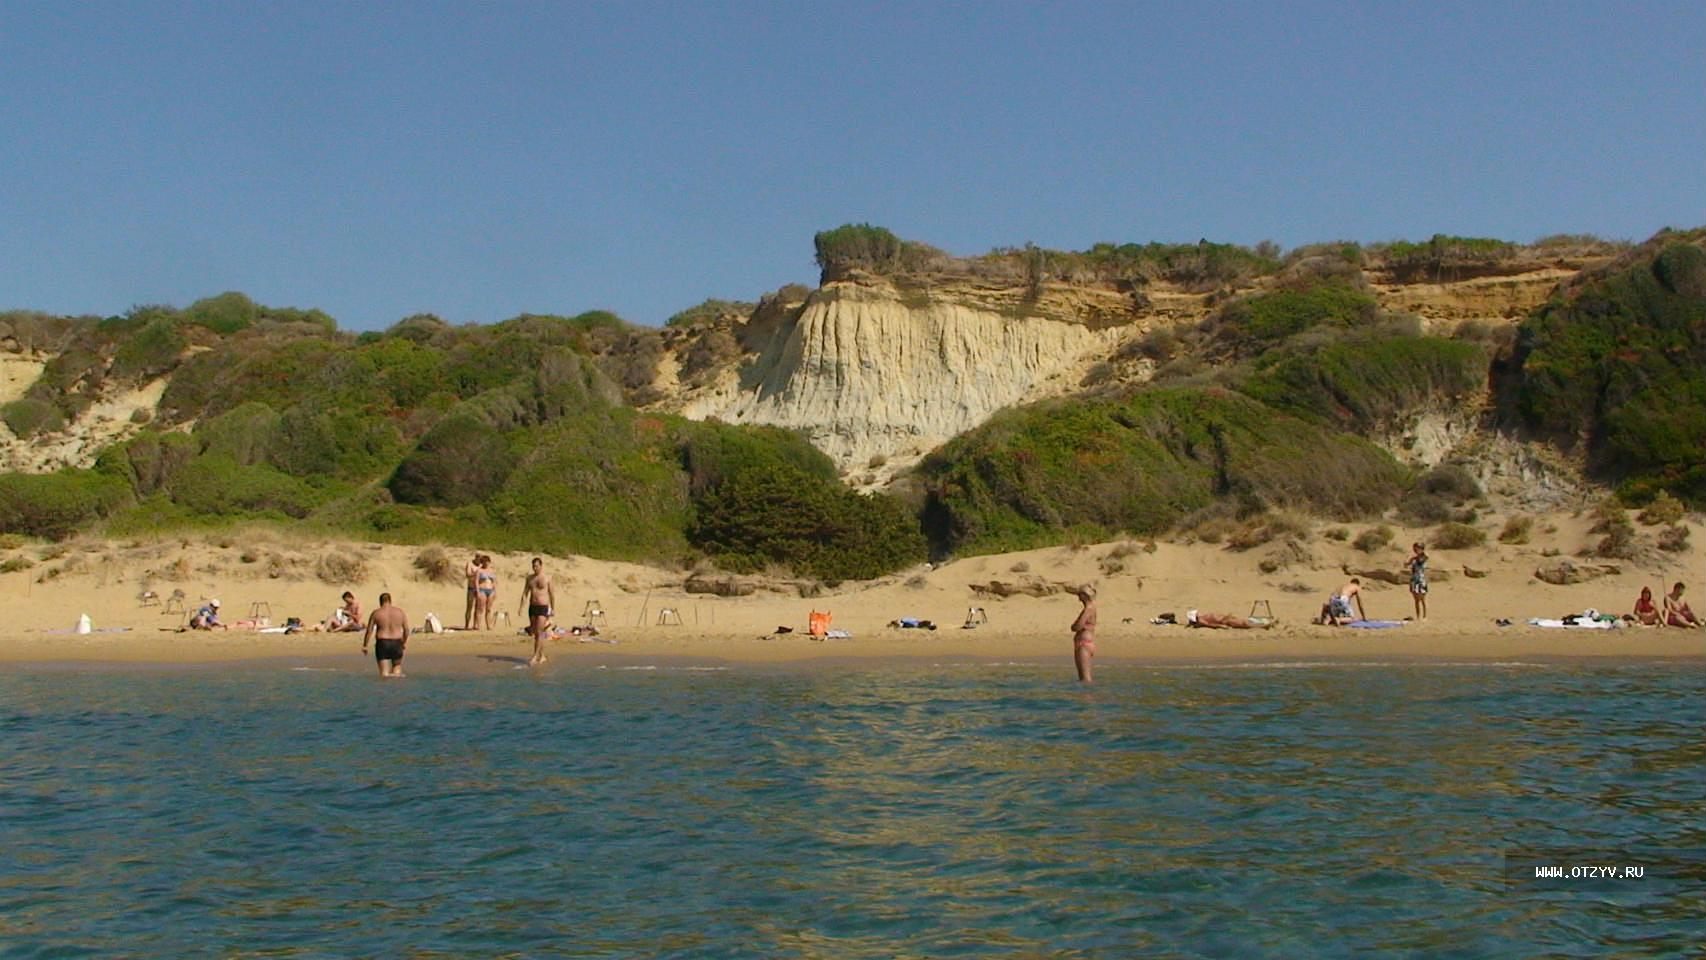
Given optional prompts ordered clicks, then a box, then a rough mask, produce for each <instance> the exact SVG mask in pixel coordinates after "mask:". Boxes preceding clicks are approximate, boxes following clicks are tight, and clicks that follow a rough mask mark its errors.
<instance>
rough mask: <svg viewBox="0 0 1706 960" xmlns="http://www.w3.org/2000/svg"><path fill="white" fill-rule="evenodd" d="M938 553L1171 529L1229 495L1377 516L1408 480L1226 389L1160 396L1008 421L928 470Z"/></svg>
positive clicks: (1347, 441) (1261, 503)
mask: <svg viewBox="0 0 1706 960" xmlns="http://www.w3.org/2000/svg"><path fill="white" fill-rule="evenodd" d="M918 476H919V477H920V479H921V480H922V482H923V484H924V487H925V490H926V497H925V504H924V507H923V518H924V524H925V529H926V532H927V533H928V534H929V536H930V538H931V541H932V545H933V547H934V548H935V549H936V550H938V551H963V550H973V551H977V552H990V551H998V550H1010V549H1025V548H1029V547H1035V546H1041V545H1046V544H1050V543H1058V542H1062V539H1061V538H1062V537H1063V535H1064V532H1065V531H1067V530H1069V529H1076V530H1079V531H1081V532H1086V533H1095V532H1100V533H1106V534H1110V535H1111V534H1113V533H1115V532H1119V531H1127V532H1130V533H1134V534H1140V535H1149V534H1155V533H1160V532H1162V531H1164V530H1166V529H1167V528H1169V527H1170V526H1172V525H1173V524H1175V523H1177V522H1179V521H1180V520H1181V519H1183V518H1184V517H1186V516H1187V515H1189V514H1191V513H1192V512H1194V511H1197V510H1201V509H1202V508H1204V507H1206V506H1208V505H1209V504H1210V503H1211V502H1212V501H1215V500H1216V499H1226V500H1230V501H1231V502H1233V503H1235V504H1237V505H1238V506H1239V507H1240V509H1243V510H1245V511H1247V512H1255V511H1257V510H1260V509H1265V508H1269V507H1288V506H1289V507H1297V508H1303V509H1308V510H1313V511H1317V512H1320V513H1324V514H1328V515H1332V516H1338V517H1343V518H1351V517H1356V516H1361V515H1367V514H1371V513H1378V512H1380V511H1382V510H1384V509H1385V508H1386V507H1388V506H1390V505H1391V504H1392V502H1393V501H1394V500H1395V499H1396V498H1397V495H1398V494H1399V492H1400V491H1401V490H1402V489H1403V488H1404V486H1405V485H1406V481H1407V473H1406V471H1405V470H1404V468H1403V467H1401V466H1399V465H1398V464H1397V463H1396V462H1395V461H1393V460H1392V458H1391V457H1390V456H1388V455H1387V454H1386V453H1384V452H1383V451H1381V450H1379V449H1378V448H1376V447H1374V446H1373V445H1372V444H1369V443H1366V442H1364V441H1361V440H1358V439H1355V438H1351V437H1345V436H1343V435H1340V434H1338V433H1335V432H1333V431H1329V430H1326V429H1324V428H1322V427H1320V426H1318V425H1316V424H1313V423H1310V422H1306V421H1303V420H1299V419H1297V418H1295V417H1291V416H1288V415H1286V414H1282V413H1276V412H1275V411H1273V410H1272V409H1271V408H1268V407H1266V406H1264V405H1263V404H1260V403H1258V402H1256V401H1254V400H1251V399H1249V398H1248V397H1244V396H1240V395H1238V394H1235V393H1231V392H1228V391H1225V390H1221V389H1217V388H1209V389H1203V388H1170V389H1151V390H1142V391H1137V392H1134V393H1130V394H1127V395H1124V396H1117V397H1099V398H1094V399H1088V400H1070V401H1055V402H1049V403H1042V404H1037V405H1033V406H1030V407H1024V408H1019V409H1015V410H1009V411H1005V412H1003V413H1001V414H997V415H996V416H995V417H993V418H992V419H991V420H990V421H989V422H988V423H986V424H984V425H983V426H981V427H979V428H977V429H975V430H972V431H970V432H968V433H966V434H963V435H961V436H960V437H957V438H955V439H954V440H952V441H949V442H948V443H947V444H946V445H945V446H943V447H942V448H941V449H939V450H938V451H936V452H935V453H932V454H931V455H930V456H929V457H927V458H926V459H925V460H924V461H923V463H921V464H920V466H919V468H918Z"/></svg>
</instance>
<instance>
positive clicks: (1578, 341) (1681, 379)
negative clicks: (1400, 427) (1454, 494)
mask: <svg viewBox="0 0 1706 960" xmlns="http://www.w3.org/2000/svg"><path fill="white" fill-rule="evenodd" d="M1697 273H1698V274H1699V275H1700V276H1702V277H1703V278H1706V253H1703V252H1702V251H1701V250H1700V249H1699V248H1698V247H1696V246H1694V245H1692V244H1683V243H1672V244H1670V245H1668V246H1665V247H1663V248H1662V249H1658V250H1651V249H1650V250H1648V251H1646V252H1645V253H1644V255H1642V256H1639V257H1637V258H1635V259H1633V260H1632V261H1631V262H1629V263H1627V264H1625V265H1623V266H1621V267H1619V268H1618V269H1615V270H1613V271H1611V272H1608V273H1606V274H1604V275H1602V276H1600V277H1598V278H1597V279H1593V280H1589V281H1586V282H1583V283H1580V284H1578V285H1577V286H1575V287H1574V288H1571V289H1569V290H1567V291H1564V292H1563V293H1561V294H1559V295H1557V296H1555V297H1554V298H1553V299H1552V300H1551V301H1550V302H1548V303H1547V304H1546V305H1545V306H1543V307H1542V308H1541V309H1539V310H1537V311H1535V312H1534V313H1533V314H1532V315H1530V316H1529V317H1528V318H1527V319H1526V320H1524V321H1523V323H1522V325H1521V328H1520V330H1519V333H1518V338H1517V344H1516V348H1515V354H1514V357H1513V359H1512V361H1511V362H1510V363H1509V364H1506V365H1503V366H1502V367H1501V369H1500V370H1499V374H1500V387H1501V390H1500V396H1501V398H1502V400H1503V402H1504V408H1505V410H1506V412H1507V413H1508V414H1509V415H1511V416H1513V417H1514V418H1515V419H1517V420H1518V421H1519V422H1520V423H1522V424H1523V425H1525V426H1527V427H1529V428H1531V429H1534V430H1537V431H1539V432H1540V433H1542V434H1543V435H1545V436H1548V437H1550V438H1551V439H1553V440H1554V441H1556V442H1557V443H1558V444H1559V445H1561V446H1563V447H1565V448H1567V449H1568V448H1573V447H1577V446H1578V445H1585V447H1586V451H1585V452H1586V454H1587V459H1588V463H1589V466H1590V468H1592V469H1593V470H1594V471H1595V472H1596V473H1598V474H1599V475H1600V476H1603V477H1606V478H1609V479H1613V480H1620V481H1622V482H1623V483H1624V490H1625V493H1626V494H1627V495H1628V496H1630V497H1631V498H1632V499H1634V500H1636V501H1640V500H1644V499H1647V498H1649V497H1651V496H1653V495H1654V494H1655V493H1656V492H1657V491H1659V490H1669V491H1671V492H1672V493H1673V494H1675V495H1676V496H1678V497H1680V498H1681V499H1683V500H1685V501H1687V502H1690V503H1692V504H1695V505H1701V504H1706V457H1702V456H1701V451H1702V450H1706V297H1702V296H1700V295H1698V294H1693V293H1690V292H1689V291H1691V290H1693V289H1694V288H1695V280H1694V279H1693V278H1694V277H1696V275H1697ZM1702 282H1706V279H1703V280H1702ZM1584 442H1585V444H1584Z"/></svg>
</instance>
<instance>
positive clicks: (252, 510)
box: [171, 454, 323, 519]
mask: <svg viewBox="0 0 1706 960" xmlns="http://www.w3.org/2000/svg"><path fill="white" fill-rule="evenodd" d="M171 497H172V500H173V501H174V502H176V503H177V504H179V505H181V506H183V507H185V508H187V509H189V510H190V511H192V512H193V513H197V514H201V515H203V516H226V517H232V516H243V515H246V514H271V515H275V516H277V515H282V516H285V517H293V518H297V519H300V518H302V517H306V516H308V514H309V512H310V511H311V510H313V508H314V506H315V505H316V504H317V503H319V502H320V501H321V500H322V499H323V497H321V496H320V495H318V494H317V493H316V492H315V491H314V490H313V489H311V488H309V487H308V486H306V485H304V484H303V483H302V482H301V481H300V480H297V479H295V478H294V477H289V476H286V475H284V474H282V473H279V472H278V471H277V470H274V469H272V468H271V467H264V466H244V465H243V464H240V463H238V462H237V461H235V460H232V459H230V458H229V457H225V456H221V455H218V454H208V455H203V456H200V457H197V458H195V459H194V460H191V461H190V462H189V463H187V464H185V465H184V467H183V468H182V469H181V470H179V471H178V474H177V476H176V477H175V478H174V479H173V481H172V486H171Z"/></svg>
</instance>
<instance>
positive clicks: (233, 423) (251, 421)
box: [194, 400, 280, 467]
mask: <svg viewBox="0 0 1706 960" xmlns="http://www.w3.org/2000/svg"><path fill="white" fill-rule="evenodd" d="M279 420H280V417H279V415H278V411H276V410H274V409H273V408H272V407H270V406H267V405H266V404H264V403H261V402H260V401H258V400H257V401H251V402H249V403H245V404H243V405H242V406H240V407H237V408H235V409H232V410H228V411H226V412H225V413H222V414H220V415H219V416H217V417H210V418H208V419H206V420H203V421H201V422H200V423H198V424H196V427H195V434H194V436H195V439H196V442H197V443H198V444H200V446H201V452H202V453H206V454H210V455H216V456H225V457H230V458H231V459H232V460H235V461H236V462H238V463H240V464H242V465H243V466H246V467H252V466H254V465H256V464H260V463H266V462H267V459H268V458H269V457H271V456H272V448H273V443H274V442H275V441H276V440H277V438H278V429H279Z"/></svg>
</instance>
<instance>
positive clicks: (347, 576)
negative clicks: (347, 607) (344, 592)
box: [314, 550, 367, 586]
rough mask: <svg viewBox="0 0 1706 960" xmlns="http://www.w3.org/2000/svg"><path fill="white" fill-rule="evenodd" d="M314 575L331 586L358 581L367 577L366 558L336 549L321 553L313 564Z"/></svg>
mask: <svg viewBox="0 0 1706 960" xmlns="http://www.w3.org/2000/svg"><path fill="white" fill-rule="evenodd" d="M314 575H315V576H317V577H319V578H320V581H321V582H322V583H328V584H331V585H333V586H343V585H347V584H352V583H360V582H362V581H363V580H366V579H367V558H365V557H363V556H361V555H360V554H356V553H348V552H344V551H338V550H333V551H330V552H327V553H323V554H321V555H320V560H319V562H318V563H316V564H315V565H314Z"/></svg>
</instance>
